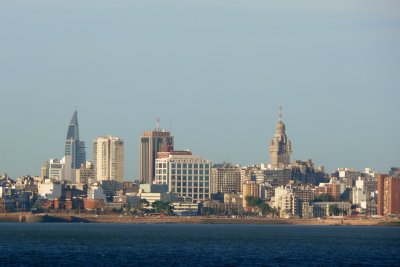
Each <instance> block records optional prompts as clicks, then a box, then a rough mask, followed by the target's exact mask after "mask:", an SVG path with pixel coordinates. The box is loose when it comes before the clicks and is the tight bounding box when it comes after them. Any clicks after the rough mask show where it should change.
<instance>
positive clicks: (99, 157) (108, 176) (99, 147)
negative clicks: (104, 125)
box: [93, 135, 124, 183]
mask: <svg viewBox="0 0 400 267" xmlns="http://www.w3.org/2000/svg"><path fill="white" fill-rule="evenodd" d="M93 155H94V162H93V163H94V166H95V168H96V179H97V181H99V182H100V181H116V182H119V183H122V182H123V181H124V141H123V140H122V139H120V138H118V137H115V136H111V135H108V136H101V137H98V138H97V139H96V140H95V141H94V142H93Z"/></svg>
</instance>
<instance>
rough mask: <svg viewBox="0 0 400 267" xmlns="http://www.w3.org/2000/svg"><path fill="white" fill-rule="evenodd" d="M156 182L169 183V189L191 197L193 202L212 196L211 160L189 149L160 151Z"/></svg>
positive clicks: (182, 195) (177, 193)
mask: <svg viewBox="0 0 400 267" xmlns="http://www.w3.org/2000/svg"><path fill="white" fill-rule="evenodd" d="M159 155H160V156H159V158H158V159H156V165H155V166H156V170H155V173H156V176H155V181H154V183H156V184H167V185H168V191H169V192H171V193H175V194H176V195H178V196H181V197H185V198H191V199H192V202H193V203H197V202H202V201H205V200H208V199H209V198H210V175H211V161H210V160H207V159H203V158H201V157H198V156H193V155H192V154H191V152H189V151H171V152H164V153H163V152H161V153H159Z"/></svg>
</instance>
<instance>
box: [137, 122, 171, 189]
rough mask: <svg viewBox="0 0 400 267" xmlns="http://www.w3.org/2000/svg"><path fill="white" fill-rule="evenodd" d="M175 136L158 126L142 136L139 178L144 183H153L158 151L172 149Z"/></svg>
mask: <svg viewBox="0 0 400 267" xmlns="http://www.w3.org/2000/svg"><path fill="white" fill-rule="evenodd" d="M173 147H174V137H173V136H171V134H170V132H169V131H163V130H161V129H160V128H158V127H157V129H155V130H154V131H147V132H144V133H143V136H141V137H140V155H139V178H140V181H141V182H143V183H150V184H151V183H153V180H154V178H155V169H156V167H155V162H156V159H157V154H158V152H161V151H162V150H163V149H162V148H164V150H166V151H164V152H167V151H172V150H173Z"/></svg>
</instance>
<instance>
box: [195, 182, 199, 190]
mask: <svg viewBox="0 0 400 267" xmlns="http://www.w3.org/2000/svg"><path fill="white" fill-rule="evenodd" d="M194 186H198V183H197V182H194ZM196 190H197V189H196Z"/></svg>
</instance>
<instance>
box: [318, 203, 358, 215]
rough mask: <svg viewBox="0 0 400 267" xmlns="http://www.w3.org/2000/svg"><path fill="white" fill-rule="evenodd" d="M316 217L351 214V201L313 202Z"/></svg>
mask: <svg viewBox="0 0 400 267" xmlns="http://www.w3.org/2000/svg"><path fill="white" fill-rule="evenodd" d="M312 207H313V216H314V218H323V217H330V216H335V215H336V216H339V215H343V216H344V215H350V213H351V203H349V202H313V203H312Z"/></svg>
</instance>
